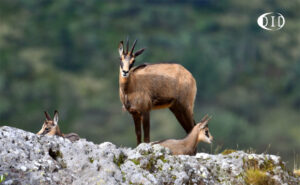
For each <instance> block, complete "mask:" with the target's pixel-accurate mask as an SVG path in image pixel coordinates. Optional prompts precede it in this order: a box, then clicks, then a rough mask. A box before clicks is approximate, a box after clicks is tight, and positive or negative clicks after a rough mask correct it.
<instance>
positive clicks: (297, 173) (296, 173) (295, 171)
mask: <svg viewBox="0 0 300 185" xmlns="http://www.w3.org/2000/svg"><path fill="white" fill-rule="evenodd" d="M294 174H295V175H297V176H299V177H300V169H298V170H297V169H295V170H294Z"/></svg>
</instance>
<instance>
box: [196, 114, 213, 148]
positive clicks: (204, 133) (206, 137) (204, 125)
mask: <svg viewBox="0 0 300 185" xmlns="http://www.w3.org/2000/svg"><path fill="white" fill-rule="evenodd" d="M210 119H211V117H208V115H205V116H204V117H203V118H202V120H201V121H200V123H198V124H197V125H196V126H195V127H197V129H199V130H198V131H199V132H198V133H199V134H198V142H200V141H203V142H206V143H211V142H212V141H213V136H212V135H211V134H210V132H209V129H208V121H209V120H210Z"/></svg>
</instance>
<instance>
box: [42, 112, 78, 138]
mask: <svg viewBox="0 0 300 185" xmlns="http://www.w3.org/2000/svg"><path fill="white" fill-rule="evenodd" d="M44 113H45V116H46V120H45V121H44V124H43V126H42V129H41V130H40V131H39V132H38V133H37V135H48V136H54V135H56V136H60V137H64V138H67V139H69V140H70V141H77V140H79V139H80V138H79V136H78V134H75V133H70V134H63V133H61V131H60V129H59V126H58V112H57V111H54V118H53V120H52V119H51V117H50V115H49V114H48V112H46V111H45V112H44Z"/></svg>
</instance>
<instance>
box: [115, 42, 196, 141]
mask: <svg viewBox="0 0 300 185" xmlns="http://www.w3.org/2000/svg"><path fill="white" fill-rule="evenodd" d="M136 42H137V40H135V42H134V43H133V46H132V48H131V50H130V51H128V48H129V43H128V40H127V43H126V50H125V49H124V48H123V41H121V42H120V45H119V54H120V60H121V62H120V74H119V93H120V100H121V102H122V104H123V107H124V108H125V109H126V110H127V111H128V112H129V113H130V114H131V115H132V117H133V120H134V124H135V133H136V138H137V144H140V143H141V124H143V130H144V142H149V141H150V111H151V110H153V109H162V108H169V109H170V110H171V111H172V112H173V114H174V115H175V116H176V118H177V120H178V121H179V123H180V124H181V126H182V127H183V128H184V130H185V131H186V133H189V132H190V131H191V130H192V129H193V127H194V125H195V122H194V119H193V109H194V101H195V96H196V91H197V87H196V81H195V79H194V77H193V76H192V74H191V73H190V72H189V71H188V70H186V69H185V68H184V67H183V66H181V65H179V64H167V63H165V64H163V63H159V64H142V65H140V66H137V67H133V64H134V62H135V58H136V57H137V56H139V55H140V54H142V53H143V51H144V49H140V50H138V51H137V52H135V53H134V52H133V50H134V47H135V44H136Z"/></svg>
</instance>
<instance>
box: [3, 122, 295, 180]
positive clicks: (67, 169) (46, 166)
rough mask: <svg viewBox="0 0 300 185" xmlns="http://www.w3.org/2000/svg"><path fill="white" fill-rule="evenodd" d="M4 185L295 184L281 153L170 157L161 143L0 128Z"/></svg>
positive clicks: (238, 152) (236, 152)
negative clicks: (126, 144) (128, 144)
mask: <svg viewBox="0 0 300 185" xmlns="http://www.w3.org/2000/svg"><path fill="white" fill-rule="evenodd" d="M0 146H1V150H0V181H2V182H1V183H2V184H31V185H33V184H51V185H52V184H298V183H299V182H300V181H299V178H297V177H295V176H293V175H292V174H291V173H289V172H288V171H287V170H286V169H285V164H284V162H282V161H281V159H280V157H279V156H275V155H266V154H259V155H258V154H247V153H245V152H243V151H231V152H227V153H226V154H225V153H224V154H218V155H210V154H206V153H198V154H197V155H196V156H185V155H181V156H171V155H169V154H170V152H169V151H168V150H167V149H165V148H163V147H161V146H159V145H154V146H151V145H149V144H141V145H139V146H138V147H137V148H135V149H130V148H118V147H116V146H115V145H114V144H112V143H109V142H104V143H102V144H100V145H97V144H94V143H92V142H89V141H86V140H85V139H81V140H79V141H76V142H74V143H72V142H70V141H69V140H67V139H64V138H61V137H56V136H54V137H51V136H37V135H36V134H33V133H30V132H26V131H23V130H20V129H16V128H11V127H7V126H4V127H1V128H0Z"/></svg>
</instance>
